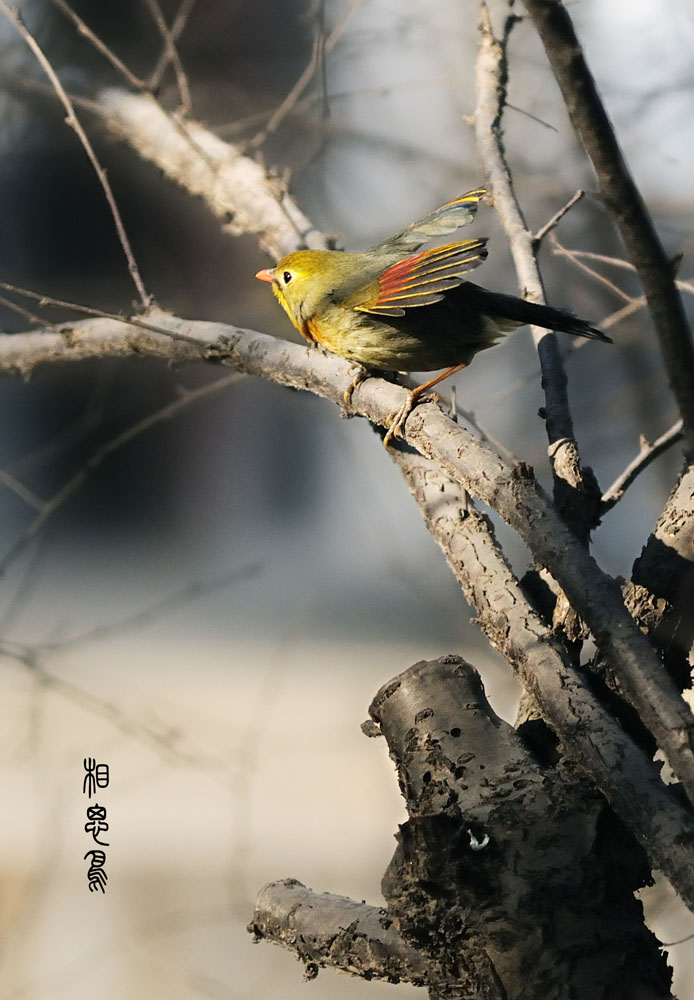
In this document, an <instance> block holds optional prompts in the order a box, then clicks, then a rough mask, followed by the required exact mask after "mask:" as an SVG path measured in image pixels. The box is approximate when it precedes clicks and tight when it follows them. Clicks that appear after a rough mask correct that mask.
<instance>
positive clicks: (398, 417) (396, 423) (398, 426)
mask: <svg viewBox="0 0 694 1000" xmlns="http://www.w3.org/2000/svg"><path fill="white" fill-rule="evenodd" d="M467 366H468V362H467V361H463V363H462V364H460V365H453V367H452V368H446V370H445V371H443V372H441V373H440V374H439V375H437V376H436V377H435V378H432V379H429V381H428V382H423V383H422V385H418V386H416V387H415V388H414V389H412V390H411V391H410V392H409V393H408V394H407V399H406V400H405V402H404V403H403V404H402V406H401V407H400V409H399V410H396V411H395V413H393V414H391V416H390V417H388V420H387V424H388V433H387V434H386V436H385V437H384V438H383V444H384V447H386V448H387V447H388V445H389V444H390V442H391V440H392V439H393V438H394V437H402V432H403V429H404V427H405V421H406V420H407V418H408V417H409V415H410V413H411V412H412V410H413V409H414V407H415V404H416V403H417V400H418V399H419V398H420V396H422V395H423V394H424V393H425V392H428V391H429V389H433V388H434V386H435V385H438V384H439V382H443V380H444V379H445V378H448V376H449V375H455V373H456V372H459V371H462V369H463V368H467Z"/></svg>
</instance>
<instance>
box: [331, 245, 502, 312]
mask: <svg viewBox="0 0 694 1000" xmlns="http://www.w3.org/2000/svg"><path fill="white" fill-rule="evenodd" d="M486 242H487V241H486V240H465V242H464V243H448V244H446V246H442V247H434V248H433V249H432V250H426V251H425V252H424V253H418V254H415V256H414V257H406V258H405V260H400V261H398V263H397V264H391V266H390V267H388V268H386V269H385V271H383V272H382V273H381V274H380V275H379V276H378V277H377V278H376V279H375V280H374V281H371V282H369V284H368V285H366V286H364V287H363V288H360V289H358V290H357V291H356V292H354V293H353V294H352V295H350V296H349V298H347V299H345V301H344V302H342V303H341V305H342V306H343V307H345V308H347V309H356V310H358V311H359V312H366V313H373V314H374V315H376V316H404V315H405V309H409V308H411V307H413V306H429V305H431V304H432V303H434V302H440V301H441V299H442V298H443V295H444V292H447V291H449V290H450V289H451V288H455V287H456V286H457V285H460V284H461V283H462V281H463V278H462V275H463V274H465V273H466V272H467V271H471V270H472V269H473V268H475V267H477V265H478V264H481V263H482V261H483V260H484V259H485V257H486V256H487V249H486V246H485V244H486Z"/></svg>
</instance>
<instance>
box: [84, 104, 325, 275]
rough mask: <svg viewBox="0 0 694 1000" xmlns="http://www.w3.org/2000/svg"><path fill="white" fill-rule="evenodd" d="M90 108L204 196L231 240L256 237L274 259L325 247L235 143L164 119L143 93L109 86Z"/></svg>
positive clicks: (278, 186)
mask: <svg viewBox="0 0 694 1000" xmlns="http://www.w3.org/2000/svg"><path fill="white" fill-rule="evenodd" d="M97 104H98V107H99V109H100V111H101V113H102V120H103V123H104V125H105V127H106V128H107V130H108V131H109V132H110V133H111V135H112V136H114V138H116V139H118V140H119V141H121V142H125V143H126V144H127V145H129V146H131V147H132V149H134V151H135V152H136V153H137V154H138V156H141V157H142V159H144V160H147V161H148V162H149V163H152V164H153V165H154V166H156V167H158V168H159V169H160V170H162V171H163V173H164V174H165V176H166V177H168V179H169V180H171V181H173V182H174V183H175V184H178V185H179V186H180V187H182V188H184V189H185V190H186V191H188V192H189V193H190V194H192V195H196V196H198V197H201V198H203V199H204V201H205V202H206V204H207V205H208V207H209V208H210V209H211V210H212V212H214V214H215V215H216V216H217V217H218V218H220V219H222V220H223V222H224V226H223V228H224V229H225V230H226V231H227V232H228V233H230V235H232V236H240V235H242V234H250V235H253V236H255V237H256V238H257V240H258V242H259V244H260V246H261V247H262V248H263V249H264V250H267V252H268V253H269V254H270V255H271V256H272V257H275V258H278V257H281V256H282V255H283V254H286V253H289V251H290V250H295V249H296V248H297V247H298V246H305V247H310V248H312V249H314V250H323V249H325V248H326V247H327V240H326V238H325V236H324V235H323V234H322V233H320V232H318V231H317V230H316V229H315V228H314V227H313V226H312V225H311V223H310V221H309V220H308V218H307V217H306V216H305V215H304V213H303V212H302V211H301V209H300V208H299V206H298V205H297V204H296V202H295V201H294V199H293V198H292V197H291V196H290V195H289V194H288V193H287V191H286V186H285V185H284V184H283V183H282V182H281V181H280V179H279V178H278V177H271V176H270V175H269V174H268V172H267V170H266V169H265V168H264V167H263V166H262V165H261V164H260V163H259V162H258V161H257V160H254V159H251V157H249V156H246V155H244V154H243V153H242V152H241V150H240V149H239V148H238V147H237V146H234V145H233V144H232V143H228V142H224V141H223V140H222V139H218V138H217V136H216V135H214V134H213V133H212V132H210V130H209V129H207V128H205V127H204V126H203V125H200V124H199V123H198V122H195V121H191V120H190V119H186V120H185V121H184V120H180V119H178V118H177V117H176V116H174V115H171V114H168V113H167V112H166V111H164V109H163V108H162V107H161V106H160V105H159V104H158V103H157V101H156V100H155V99H154V98H153V97H152V96H150V95H149V94H130V93H128V92H127V91H124V90H118V89H115V88H114V89H110V90H104V91H102V92H101V93H100V94H99V95H98V96H97Z"/></svg>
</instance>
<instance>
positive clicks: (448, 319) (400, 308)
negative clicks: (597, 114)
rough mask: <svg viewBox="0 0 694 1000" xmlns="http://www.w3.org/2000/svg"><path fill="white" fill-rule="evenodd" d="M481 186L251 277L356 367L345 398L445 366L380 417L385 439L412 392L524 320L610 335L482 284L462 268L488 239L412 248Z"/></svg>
mask: <svg viewBox="0 0 694 1000" xmlns="http://www.w3.org/2000/svg"><path fill="white" fill-rule="evenodd" d="M485 194H486V190H485V189H484V188H476V189H475V190H474V191H468V192H467V194H464V195H462V196H461V197H460V198H456V199H455V200H454V201H450V202H448V204H446V205H443V206H442V207H441V208H437V209H436V210H435V211H434V212H431V213H430V214H429V215H427V216H425V218H423V219H420V220H419V221H418V222H414V223H413V224H412V225H411V226H409V227H408V228H407V229H405V230H403V232H401V233H398V234H397V235H396V236H391V237H389V238H388V239H386V240H383V242H382V243H377V244H376V246H373V247H371V249H369V250H364V251H363V252H362V253H344V252H342V251H338V250H296V251H295V252H294V253H290V254H287V256H286V257H282V258H281V259H280V260H279V261H278V262H277V264H276V265H275V266H274V267H271V268H266V269H264V270H262V271H258V273H257V274H256V278H260V280H261V281H268V282H271V283H272V290H273V292H274V294H275V296H276V297H277V299H279V302H280V304H281V306H282V308H283V309H284V311H285V312H286V313H287V315H288V316H289V318H290V320H291V321H292V323H293V324H294V326H295V327H296V328H297V330H299V332H300V333H301V334H302V336H304V337H305V338H306V340H308V341H309V342H311V343H314V344H320V345H321V346H322V347H325V348H327V349H328V350H329V351H332V352H333V354H339V355H340V356H341V357H343V358H347V360H348V361H352V362H353V363H355V364H356V365H358V366H359V367H360V374H359V375H358V376H357V378H356V379H355V380H354V382H353V383H352V385H351V386H350V388H349V389H348V390H347V392H346V393H345V401H347V400H348V399H349V397H350V396H351V393H352V392H353V390H354V388H355V386H356V385H358V383H359V382H360V381H362V380H363V379H364V378H366V377H368V375H369V373H370V372H373V371H393V372H412V371H416V372H430V371H438V370H439V369H445V371H442V372H441V373H440V374H439V375H436V376H435V377H434V378H432V379H430V380H429V381H428V382H425V383H423V384H422V385H418V386H417V387H416V388H414V389H412V390H411V392H410V393H409V396H408V399H407V401H406V402H405V403H404V404H403V406H402V407H401V408H400V409H399V410H398V411H397V412H396V413H394V414H393V415H392V416H391V417H390V418H389V421H388V427H389V429H388V433H387V434H386V436H385V439H384V444H385V445H386V446H387V445H388V443H389V442H390V440H391V439H392V438H393V437H394V436H396V435H398V434H401V433H402V430H403V427H404V424H405V421H406V420H407V417H408V415H409V413H410V411H411V410H412V408H413V407H414V405H415V403H416V401H417V400H418V399H419V397H420V396H421V395H422V394H423V393H425V392H427V391H428V390H429V389H431V388H432V387H433V386H435V385H437V384H438V383H439V382H440V381H442V380H443V379H445V378H448V376H449V375H452V374H453V373H454V372H457V371H460V370H461V369H462V368H465V367H466V366H467V365H469V364H470V362H471V361H472V359H473V357H474V356H475V354H477V352H478V351H483V350H485V349H486V348H487V347H492V346H493V345H494V344H495V343H496V341H497V340H498V339H499V338H500V337H502V336H503V335H504V334H506V333H509V332H510V331H511V330H515V329H516V328H517V327H519V326H523V325H524V324H526V323H529V324H533V325H535V326H541V327H544V328H545V329H548V330H560V331H562V332H563V333H572V334H576V335H577V336H579V337H589V338H592V339H594V340H602V341H604V342H606V343H611V340H610V338H609V337H608V336H606V334H604V333H603V332H602V331H601V330H598V329H596V327H594V326H591V325H590V324H589V323H587V322H586V321H585V320H582V319H579V318H578V317H577V316H574V314H573V313H572V312H570V311H569V310H568V309H560V308H555V307H553V306H545V305H539V304H537V303H534V302H527V301H526V300H525V299H521V298H518V297H516V296H515V295H504V294H502V293H500V292H490V291H488V290H487V289H486V288H482V287H481V286H480V285H475V284H473V283H472V282H471V281H467V280H466V279H465V278H463V275H464V274H467V272H468V271H471V270H473V268H475V267H477V266H478V265H479V264H481V263H482V262H483V261H484V260H485V258H486V257H487V248H486V243H487V240H486V239H472V240H464V241H463V242H459V243H447V244H446V245H445V246H437V247H434V248H433V249H431V250H426V251H424V252H423V253H415V252H414V251H417V250H419V248H420V247H421V246H422V245H423V244H424V243H425V242H426V241H427V240H428V239H431V238H435V237H440V236H445V235H446V234H447V233H452V232H454V231H455V230H456V229H459V228H460V227H461V226H465V225H467V224H468V223H470V222H472V220H473V219H474V217H475V213H476V211H477V206H478V204H479V202H480V200H481V198H483V197H484V195H485Z"/></svg>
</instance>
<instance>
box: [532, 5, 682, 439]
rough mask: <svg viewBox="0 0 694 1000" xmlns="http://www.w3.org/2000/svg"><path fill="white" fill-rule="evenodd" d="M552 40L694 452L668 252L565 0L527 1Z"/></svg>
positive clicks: (557, 68) (678, 305)
mask: <svg viewBox="0 0 694 1000" xmlns="http://www.w3.org/2000/svg"><path fill="white" fill-rule="evenodd" d="M524 3H525V7H526V8H527V11H528V13H529V14H530V17H531V18H532V20H533V23H534V25H535V28H536V30H537V32H538V34H539V36H540V38H541V40H542V44H543V45H544V47H545V52H546V54H547V58H548V59H549V61H550V64H551V66H552V70H553V72H554V75H555V77H556V80H557V83H558V84H559V87H560V89H561V92H562V96H563V98H564V103H565V104H566V110H567V112H568V114H569V118H570V120H571V124H572V125H573V128H574V131H575V132H576V135H577V136H578V138H579V140H580V141H581V143H582V144H583V148H584V149H585V151H586V153H587V155H588V157H589V158H590V161H591V163H592V164H593V168H594V170H595V173H596V175H597V179H598V185H599V187H600V193H601V195H602V198H603V201H604V203H605V205H606V207H607V209H608V211H609V213H610V215H611V216H612V218H613V219H614V221H615V223H616V225H617V227H618V228H619V231H620V233H621V236H622V239H623V240H624V245H625V246H626V249H627V252H628V254H629V257H630V258H631V261H632V262H633V264H634V267H635V268H636V271H637V273H638V276H639V280H640V281H641V284H642V286H643V290H644V292H645V294H646V298H647V300H648V306H649V308H650V311H651V316H652V317H653V324H654V326H655V329H656V333H657V335H658V340H659V342H660V348H661V350H662V352H663V357H664V359H665V365H666V367H667V372H668V376H669V379H670V385H671V386H672V390H673V392H674V394H675V398H676V399H677V404H678V406H679V410H680V414H681V416H682V420H683V422H684V434H685V441H686V447H687V451H688V454H689V456H690V458H691V457H694V343H692V335H691V331H690V329H689V324H688V323H687V317H686V313H685V311H684V305H683V303H682V299H681V296H680V294H679V292H678V290H677V288H676V285H675V269H674V266H673V262H672V261H671V260H669V259H668V256H667V254H666V253H665V248H664V247H663V245H662V243H661V241H660V238H659V236H658V233H657V232H656V229H655V226H654V224H653V220H652V219H651V217H650V215H649V213H648V210H647V208H646V205H645V203H644V201H643V198H642V197H641V193H640V191H639V189H638V187H637V186H636V183H635V181H634V179H633V177H632V176H631V173H630V171H629V168H628V166H627V164H626V161H625V160H624V157H623V156H622V151H621V149H620V147H619V143H618V141H617V137H616V135H615V133H614V129H613V127H612V123H611V122H610V119H609V116H608V114H607V111H606V110H605V107H604V105H603V103H602V100H601V98H600V94H599V92H598V88H597V86H596V83H595V80H594V78H593V75H592V73H591V72H590V69H589V68H588V65H587V63H586V60H585V56H584V54H583V50H582V48H581V45H580V43H579V41H578V38H577V37H576V33H575V31H574V27H573V23H572V21H571V17H570V15H569V13H568V11H567V10H566V8H565V7H564V4H563V3H562V0H524Z"/></svg>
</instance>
